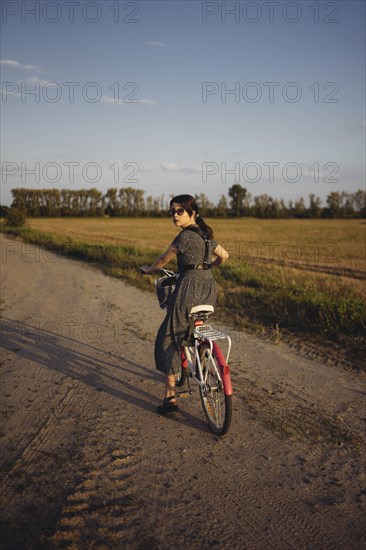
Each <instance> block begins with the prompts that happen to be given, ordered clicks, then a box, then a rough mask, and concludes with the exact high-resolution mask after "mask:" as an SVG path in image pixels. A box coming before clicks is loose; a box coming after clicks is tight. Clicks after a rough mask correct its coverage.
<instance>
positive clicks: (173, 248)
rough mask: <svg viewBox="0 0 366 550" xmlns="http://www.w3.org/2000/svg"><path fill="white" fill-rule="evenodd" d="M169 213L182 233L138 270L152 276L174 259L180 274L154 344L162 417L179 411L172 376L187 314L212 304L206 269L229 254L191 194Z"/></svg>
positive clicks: (177, 364)
mask: <svg viewBox="0 0 366 550" xmlns="http://www.w3.org/2000/svg"><path fill="white" fill-rule="evenodd" d="M169 213H170V215H171V216H172V218H173V222H174V225H175V226H176V227H179V228H181V229H182V231H181V232H180V233H179V235H178V236H177V237H176V238H175V239H174V241H173V242H172V244H171V245H170V246H169V248H168V249H167V250H166V251H165V252H164V253H163V254H162V255H161V256H160V257H159V258H157V260H155V262H154V263H153V264H152V265H150V266H146V265H145V266H142V267H141V268H140V269H141V271H142V272H143V273H146V274H150V273H154V271H156V270H158V269H160V268H162V267H164V266H165V265H166V264H168V263H169V262H170V261H171V260H172V259H173V258H174V257H175V256H177V260H178V272H179V273H180V275H179V278H178V281H177V285H176V288H175V291H174V294H173V296H172V299H171V301H170V303H169V306H168V309H167V314H166V317H165V319H164V321H163V323H162V325H161V327H160V328H159V331H158V334H157V336H156V341H155V363H156V368H157V369H158V370H159V371H161V372H163V373H164V374H165V398H164V401H163V404H162V405H160V406H159V407H158V409H159V412H160V413H161V414H166V413H168V412H172V411H176V410H178V405H177V402H176V398H175V374H177V373H178V372H179V367H180V361H181V356H180V348H181V344H182V341H183V340H184V337H185V336H186V333H187V329H188V327H189V312H190V310H191V308H192V307H193V306H196V305H200V304H209V305H214V304H215V302H216V283H215V280H214V278H213V276H212V273H211V269H209V267H214V266H218V265H220V264H221V263H223V262H225V261H226V260H227V259H228V257H229V254H228V252H227V251H226V250H225V249H224V248H223V247H222V246H220V245H219V244H217V242H216V241H214V239H213V231H212V229H211V228H210V227H209V226H208V225H207V224H206V223H205V221H204V220H203V219H202V218H201V217H200V216H199V213H198V206H197V203H196V201H195V199H194V198H193V197H191V195H178V196H176V197H174V198H173V199H172V200H171V201H170V211H169ZM204 236H206V238H208V239H209V240H208V243H209V261H210V259H211V256H212V254H213V255H214V256H215V259H214V260H213V261H212V262H211V264H210V266H207V265H204V260H205V252H206V242H205V239H204Z"/></svg>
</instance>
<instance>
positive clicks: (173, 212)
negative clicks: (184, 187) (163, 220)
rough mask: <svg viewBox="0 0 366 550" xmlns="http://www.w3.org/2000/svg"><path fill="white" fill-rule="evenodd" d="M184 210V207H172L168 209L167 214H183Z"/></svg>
mask: <svg viewBox="0 0 366 550" xmlns="http://www.w3.org/2000/svg"><path fill="white" fill-rule="evenodd" d="M184 212H185V209H184V208H177V209H176V210H175V209H174V208H171V209H170V210H169V216H175V214H178V216H183V214H184Z"/></svg>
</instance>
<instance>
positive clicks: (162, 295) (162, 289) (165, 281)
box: [155, 273, 179, 309]
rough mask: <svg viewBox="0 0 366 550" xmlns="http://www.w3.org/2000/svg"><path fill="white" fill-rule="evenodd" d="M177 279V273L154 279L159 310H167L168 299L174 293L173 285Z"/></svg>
mask: <svg viewBox="0 0 366 550" xmlns="http://www.w3.org/2000/svg"><path fill="white" fill-rule="evenodd" d="M178 277H179V273H175V274H174V275H164V276H163V277H159V279H156V281H155V291H156V295H157V297H158V301H159V305H160V307H161V309H167V307H168V304H169V299H170V297H171V295H172V294H173V293H174V291H175V285H176V283H177V278H178Z"/></svg>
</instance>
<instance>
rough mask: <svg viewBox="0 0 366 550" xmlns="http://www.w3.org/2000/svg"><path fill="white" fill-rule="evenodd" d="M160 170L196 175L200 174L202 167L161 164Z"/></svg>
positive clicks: (169, 163)
mask: <svg viewBox="0 0 366 550" xmlns="http://www.w3.org/2000/svg"><path fill="white" fill-rule="evenodd" d="M160 168H161V169H162V170H164V171H165V172H184V173H188V174H196V173H201V172H202V166H198V165H195V164H191V165H188V164H176V163H175V162H161V163H160Z"/></svg>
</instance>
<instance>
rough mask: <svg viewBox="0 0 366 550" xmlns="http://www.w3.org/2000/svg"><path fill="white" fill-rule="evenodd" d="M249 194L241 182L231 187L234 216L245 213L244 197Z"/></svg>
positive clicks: (231, 203) (231, 204)
mask: <svg viewBox="0 0 366 550" xmlns="http://www.w3.org/2000/svg"><path fill="white" fill-rule="evenodd" d="M246 194H247V190H246V189H245V187H242V186H241V185H240V183H235V184H234V185H232V186H231V187H230V189H229V197H230V198H231V201H230V206H231V209H232V210H233V213H234V216H242V215H243V213H244V199H245V196H246Z"/></svg>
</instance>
